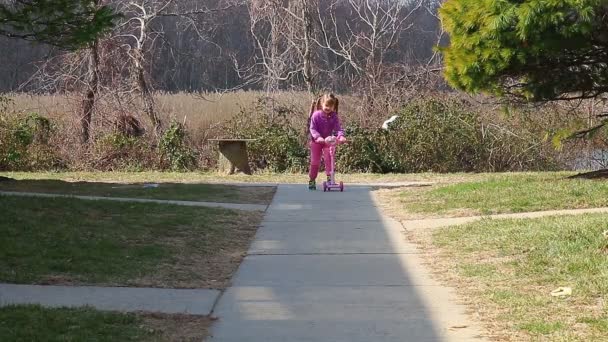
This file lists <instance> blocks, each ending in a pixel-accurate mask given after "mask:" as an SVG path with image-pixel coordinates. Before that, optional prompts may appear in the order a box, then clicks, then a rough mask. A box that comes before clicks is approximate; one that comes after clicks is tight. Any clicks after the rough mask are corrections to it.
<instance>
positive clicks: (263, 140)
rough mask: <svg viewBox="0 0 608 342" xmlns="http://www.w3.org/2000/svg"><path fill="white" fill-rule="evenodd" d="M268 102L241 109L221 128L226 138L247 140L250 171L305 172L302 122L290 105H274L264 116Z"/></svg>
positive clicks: (304, 125)
mask: <svg viewBox="0 0 608 342" xmlns="http://www.w3.org/2000/svg"><path fill="white" fill-rule="evenodd" d="M268 107H269V103H268V100H267V99H265V98H262V99H260V101H259V102H258V103H257V105H256V106H255V107H254V108H253V110H245V109H243V110H241V112H240V113H239V114H237V115H236V116H235V117H233V118H232V119H231V120H230V121H228V122H227V123H226V124H225V125H224V126H223V129H222V132H223V134H224V135H225V137H226V138H240V139H251V138H255V139H257V140H256V141H253V142H252V143H250V144H248V145H247V146H248V152H249V160H250V163H251V164H252V167H253V169H254V170H255V169H268V170H270V171H273V172H285V171H288V172H302V171H305V170H306V169H307V160H308V149H307V147H306V146H305V145H306V144H305V142H306V136H305V134H304V133H305V131H306V130H305V128H306V121H305V119H304V116H302V114H301V113H298V109H297V108H295V107H293V106H286V105H280V104H279V105H276V106H275V107H274V111H273V112H272V113H268V111H267V108H268Z"/></svg>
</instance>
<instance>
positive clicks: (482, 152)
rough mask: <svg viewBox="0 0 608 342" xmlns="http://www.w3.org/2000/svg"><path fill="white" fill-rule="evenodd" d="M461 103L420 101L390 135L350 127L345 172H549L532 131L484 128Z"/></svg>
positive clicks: (343, 154) (341, 166)
mask: <svg viewBox="0 0 608 342" xmlns="http://www.w3.org/2000/svg"><path fill="white" fill-rule="evenodd" d="M470 108H471V106H470V104H469V103H467V102H466V101H462V100H458V99H441V100H440V99H434V98H431V99H419V100H416V101H413V102H411V103H409V104H408V105H406V106H405V107H404V108H403V109H402V110H401V111H400V112H399V113H397V115H398V116H399V117H398V119H397V120H395V121H394V122H393V123H392V124H391V126H390V128H389V129H388V130H383V129H362V128H360V127H356V126H355V127H353V126H351V127H349V128H348V129H347V131H346V133H347V135H348V136H349V140H350V142H351V143H350V144H349V145H346V146H343V147H342V148H341V149H340V151H339V153H338V157H337V163H338V164H337V165H338V166H337V167H338V170H340V171H342V172H354V171H362V172H379V173H388V172H395V173H403V172H426V171H432V172H471V171H476V172H482V171H513V170H528V169H546V168H552V167H554V163H553V162H552V159H551V158H550V157H545V155H546V153H545V152H546V151H545V150H543V146H542V144H541V143H540V142H539V138H535V136H534V135H533V134H532V133H531V132H527V131H520V132H518V134H514V133H512V132H511V131H510V130H509V129H508V128H505V127H504V126H499V125H495V124H484V123H483V122H482V120H481V118H480V115H479V113H477V112H476V111H474V110H472V109H470Z"/></svg>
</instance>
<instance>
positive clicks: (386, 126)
mask: <svg viewBox="0 0 608 342" xmlns="http://www.w3.org/2000/svg"><path fill="white" fill-rule="evenodd" d="M398 117H399V116H398V115H393V116H391V118H390V119H388V120H386V121H384V123H383V124H382V129H388V125H389V124H390V123H391V122H393V121H395V120H397V118H398Z"/></svg>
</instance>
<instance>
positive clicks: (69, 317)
mask: <svg viewBox="0 0 608 342" xmlns="http://www.w3.org/2000/svg"><path fill="white" fill-rule="evenodd" d="M142 324H143V321H142V319H141V318H139V317H138V316H136V315H135V314H124V313H114V312H102V311H96V310H93V309H90V308H79V309H64V308H61V309H47V308H42V307H40V306H36V305H20V306H8V307H2V308H0V341H15V342H16V341H49V342H50V341H108V342H109V341H150V340H159V339H158V336H156V334H154V333H152V332H150V331H149V330H148V329H145V328H144V327H143V325H142Z"/></svg>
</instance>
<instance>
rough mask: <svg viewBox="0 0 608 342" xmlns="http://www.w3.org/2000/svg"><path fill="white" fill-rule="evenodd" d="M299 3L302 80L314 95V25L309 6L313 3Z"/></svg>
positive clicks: (301, 1) (307, 1) (302, 0)
mask: <svg viewBox="0 0 608 342" xmlns="http://www.w3.org/2000/svg"><path fill="white" fill-rule="evenodd" d="M300 5H301V6H302V20H303V24H304V67H303V74H304V82H306V87H307V88H308V92H309V93H310V94H313V95H314V94H315V92H316V91H317V87H316V85H315V79H314V74H313V69H312V67H313V63H312V62H313V61H312V58H313V57H312V44H313V42H312V39H313V34H314V26H313V17H312V9H311V6H313V5H314V4H309V0H300Z"/></svg>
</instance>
